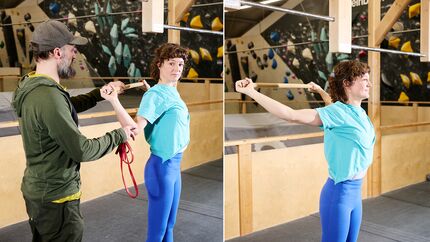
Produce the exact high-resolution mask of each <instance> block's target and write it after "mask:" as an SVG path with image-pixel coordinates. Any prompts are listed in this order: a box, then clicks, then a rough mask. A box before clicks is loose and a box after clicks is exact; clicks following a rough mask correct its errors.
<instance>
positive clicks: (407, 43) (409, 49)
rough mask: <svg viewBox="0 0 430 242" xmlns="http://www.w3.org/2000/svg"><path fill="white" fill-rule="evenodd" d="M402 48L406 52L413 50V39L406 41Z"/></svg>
mask: <svg viewBox="0 0 430 242" xmlns="http://www.w3.org/2000/svg"><path fill="white" fill-rule="evenodd" d="M400 50H401V51H404V52H413V50H412V46H411V41H408V42H406V43H404V44H403V45H402V48H400Z"/></svg>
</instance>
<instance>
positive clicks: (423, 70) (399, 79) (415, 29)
mask: <svg viewBox="0 0 430 242" xmlns="http://www.w3.org/2000/svg"><path fill="white" fill-rule="evenodd" d="M367 2H368V1H365V0H361V1H352V6H353V7H352V36H353V40H352V43H353V44H356V45H360V46H367V23H368V22H367V21H368V14H367ZM393 2H394V1H393V0H385V1H382V2H381V16H382V17H383V16H384V15H385V13H386V12H387V11H388V9H389V8H390V6H391V5H392V4H393ZM293 9H295V10H298V11H304V12H309V13H314V14H319V15H328V1H327V0H324V1H311V0H305V1H302V2H301V3H298V4H297V5H296V6H294V7H293ZM276 14H277V15H276V16H278V17H276V16H273V15H274V14H272V15H270V16H269V17H267V19H268V20H267V19H265V20H264V24H262V25H263V26H262V27H261V29H262V30H261V31H259V32H258V33H259V35H260V36H261V37H262V38H264V40H265V42H267V45H266V46H279V47H277V48H272V49H269V50H267V52H266V53H264V54H263V55H261V54H259V53H258V52H257V51H251V50H252V48H253V46H256V47H261V46H263V47H264V46H265V45H264V42H263V45H256V44H255V43H253V42H255V41H249V42H248V46H247V47H248V49H249V50H250V51H249V52H248V61H249V62H254V63H256V64H257V66H258V67H259V69H257V71H256V70H254V72H255V73H256V74H257V75H258V76H260V75H261V73H263V72H267V71H270V69H273V61H271V59H270V56H271V55H272V50H273V52H274V53H275V58H274V59H275V60H277V59H276V56H278V57H280V61H277V63H276V65H277V66H278V67H277V68H280V67H281V65H280V62H283V63H285V64H286V66H287V68H286V71H284V75H282V76H277V77H276V78H275V79H276V80H273V81H276V82H285V83H288V82H291V81H292V78H291V77H292V76H293V77H296V78H297V79H300V80H302V81H303V82H304V83H308V82H310V81H313V82H316V83H317V84H319V85H320V86H322V87H323V88H326V87H327V85H328V83H327V77H328V76H329V75H330V73H331V72H332V69H333V66H334V65H336V64H337V63H338V62H340V61H344V60H352V59H358V60H360V61H362V62H367V51H359V50H353V51H352V53H351V54H350V55H347V54H333V53H330V52H328V41H329V38H328V22H326V21H322V20H316V19H312V18H307V17H304V16H294V15H283V16H282V17H279V13H276ZM271 18H272V19H273V21H271V22H269V21H270V19H271ZM262 22H263V21H262ZM266 26H267V27H266ZM419 28H420V1H418V0H413V1H411V3H410V4H409V6H408V7H407V8H406V9H405V11H404V12H403V14H402V15H401V17H400V19H399V20H398V21H397V22H396V23H395V24H394V26H393V28H392V30H391V31H400V32H397V33H393V34H388V35H387V36H386V37H385V39H384V41H383V43H382V44H381V48H388V49H393V50H401V51H407V52H419V48H420V43H419V42H420V35H419V33H420V32H419ZM249 32H253V34H255V30H252V31H249ZM246 35H249V33H248V34H246ZM260 36H258V37H256V38H255V39H257V40H258V41H259V42H261V41H260V40H259V38H260ZM266 60H267V64H266ZM282 68H283V67H282ZM429 70H430V65H429V64H428V63H425V62H423V63H422V62H420V61H419V58H418V57H412V56H406V55H396V54H388V53H381V100H383V101H397V100H399V101H406V100H413V101H423V100H425V101H428V100H430V85H429V84H428V83H429V82H430V72H429ZM251 74H252V73H251ZM288 74H289V75H288ZM258 81H259V80H258V79H257V82H258ZM293 94H294V93H293ZM289 96H290V98H291V97H292V96H293V97H294V98H297V96H296V95H289ZM287 97H288V95H287ZM315 97H316V98H319V96H318V95H315Z"/></svg>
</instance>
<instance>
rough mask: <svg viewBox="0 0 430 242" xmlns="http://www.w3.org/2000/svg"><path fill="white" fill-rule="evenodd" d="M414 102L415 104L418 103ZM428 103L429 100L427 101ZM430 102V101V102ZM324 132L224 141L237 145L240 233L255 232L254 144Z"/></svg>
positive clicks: (391, 127)
mask: <svg viewBox="0 0 430 242" xmlns="http://www.w3.org/2000/svg"><path fill="white" fill-rule="evenodd" d="M416 103H419V102H414V105H417V104H416ZM425 103H427V102H425ZM429 103H430V102H429ZM424 125H430V122H417V123H408V124H396V125H384V126H381V130H390V129H397V128H406V127H417V126H424ZM323 136H324V132H315V133H306V134H293V135H283V136H274V137H264V138H254V139H243V140H229V141H225V142H224V146H225V147H228V146H236V148H237V156H238V179H239V227H240V235H241V236H244V235H246V234H249V233H252V232H253V205H252V202H253V189H252V144H258V143H266V142H274V141H284V140H297V139H306V138H317V137H323Z"/></svg>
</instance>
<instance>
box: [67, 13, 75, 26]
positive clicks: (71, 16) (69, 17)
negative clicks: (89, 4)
mask: <svg viewBox="0 0 430 242" xmlns="http://www.w3.org/2000/svg"><path fill="white" fill-rule="evenodd" d="M67 23H68V24H69V25H72V26H73V27H75V28H77V27H78V21H77V20H76V16H75V15H74V14H73V13H71V12H69V14H67Z"/></svg>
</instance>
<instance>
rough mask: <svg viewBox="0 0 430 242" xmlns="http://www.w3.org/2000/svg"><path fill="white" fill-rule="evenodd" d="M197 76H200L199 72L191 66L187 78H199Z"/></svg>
mask: <svg viewBox="0 0 430 242" xmlns="http://www.w3.org/2000/svg"><path fill="white" fill-rule="evenodd" d="M197 77H199V73H197V71H196V70H194V68H192V67H191V68H190V70H189V71H188V75H187V78H197Z"/></svg>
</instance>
